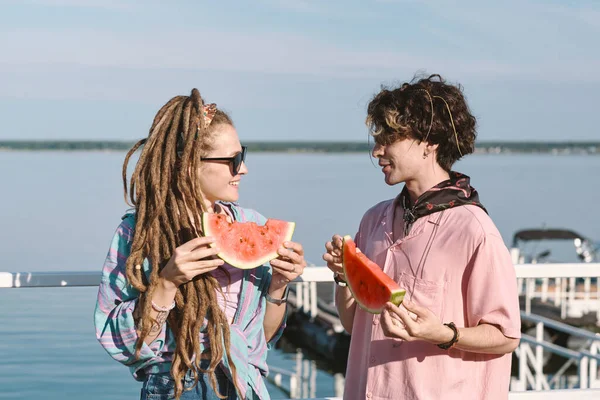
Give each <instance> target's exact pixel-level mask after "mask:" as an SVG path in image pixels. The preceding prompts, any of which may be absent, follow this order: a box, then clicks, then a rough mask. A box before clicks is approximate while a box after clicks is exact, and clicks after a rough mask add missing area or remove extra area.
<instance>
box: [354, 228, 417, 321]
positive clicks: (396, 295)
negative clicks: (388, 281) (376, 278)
mask: <svg viewBox="0 0 600 400" xmlns="http://www.w3.org/2000/svg"><path fill="white" fill-rule="evenodd" d="M343 240H344V241H346V240H350V241H352V242H354V240H352V237H351V236H350V235H346V236H344V239H343ZM342 248H343V246H342ZM343 255H344V252H343V250H342V266H343V268H344V274H345V273H346V267H345V264H344V258H343ZM382 272H383V271H382ZM346 284H347V285H348V289H350V293H352V297H353V298H354V300H355V301H356V303H357V304H358V305H359V306H360V308H362V309H363V310H365V311H367V312H368V313H371V314H381V312H382V311H383V310H384V309H385V304H383V305H382V306H381V307H379V308H369V307H367V306H366V305H365V304H364V303H363V302H361V301H360V299H359V298H358V297H357V295H356V293H355V291H354V289H352V282H351V281H350V280H349V279H347V281H346ZM405 295H406V290H404V289H402V288H400V287H398V289H395V290H391V293H390V298H389V300H388V301H389V302H391V303H392V304H394V305H396V306H399V305H400V304H402V301H403V300H404V296H405Z"/></svg>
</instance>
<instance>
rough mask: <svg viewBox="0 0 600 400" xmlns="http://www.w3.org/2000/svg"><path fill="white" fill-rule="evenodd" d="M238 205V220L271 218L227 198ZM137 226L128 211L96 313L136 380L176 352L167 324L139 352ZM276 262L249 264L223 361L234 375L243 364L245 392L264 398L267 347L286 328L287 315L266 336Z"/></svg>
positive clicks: (100, 332) (102, 338)
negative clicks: (129, 268) (134, 267)
mask: <svg viewBox="0 0 600 400" xmlns="http://www.w3.org/2000/svg"><path fill="white" fill-rule="evenodd" d="M226 205H227V206H229V207H230V208H231V210H232V211H233V214H234V217H235V220H236V221H240V222H247V221H248V222H256V223H257V224H259V225H264V223H265V222H266V218H265V217H263V216H262V215H260V214H259V213H257V212H256V211H254V210H250V209H245V208H242V207H239V206H238V205H237V204H235V203H226ZM134 227H135V216H134V214H126V215H125V216H124V217H123V221H122V223H121V224H120V225H119V227H118V228H117V230H116V233H115V235H114V237H113V240H112V243H111V246H110V249H109V251H108V255H107V257H106V261H105V263H104V268H103V270H102V280H101V282H100V287H99V290H98V301H97V303H96V310H95V314H94V322H95V325H96V337H97V339H98V341H99V342H100V344H101V345H102V347H104V349H105V350H106V351H107V352H108V354H109V355H110V356H111V357H112V358H114V359H115V360H117V361H119V362H121V363H123V364H125V365H127V366H128V367H129V369H130V371H131V373H132V374H133V377H134V378H135V379H136V380H139V381H143V380H145V379H146V377H147V375H148V374H154V373H163V372H169V371H170V369H171V361H172V359H173V356H174V350H175V338H174V336H173V333H172V331H171V329H170V328H169V327H168V326H167V324H164V325H163V327H162V331H161V332H160V334H159V335H158V337H157V338H156V339H155V340H154V341H153V342H152V343H151V344H150V345H147V344H146V343H144V344H143V345H142V348H141V353H140V357H139V358H138V359H136V358H135V343H136V341H137V339H138V334H137V331H136V328H135V323H134V319H133V310H134V309H135V306H136V304H137V301H138V297H139V291H138V290H137V289H135V288H133V286H131V285H130V284H129V283H128V282H127V275H126V270H125V264H126V261H127V257H128V256H129V253H130V250H131V244H132V242H133V234H134V233H133V230H134ZM143 270H144V272H145V273H146V276H148V277H149V276H150V264H149V262H148V260H147V259H146V260H144V262H143ZM271 274H272V270H271V266H270V264H268V263H266V264H264V265H262V266H260V267H257V268H254V269H250V270H245V271H244V278H243V282H242V287H241V293H240V296H239V303H238V308H237V311H236V314H235V316H234V321H233V324H232V325H231V326H230V332H231V347H230V351H231V360H227V359H226V356H224V359H223V360H222V361H221V363H222V366H223V368H224V370H225V371H226V373H227V375H228V376H229V377H230V378H231V370H230V367H229V363H230V362H233V363H234V365H235V367H236V370H237V378H238V382H237V384H238V387H239V388H240V390H241V391H242V393H241V395H242V397H246V393H248V394H250V392H248V390H249V388H252V389H253V390H254V392H255V393H256V394H257V395H258V397H259V398H260V399H262V400H265V399H269V398H270V396H269V393H268V392H267V389H266V386H265V384H264V382H263V379H262V377H263V376H266V375H267V374H268V366H267V350H268V349H271V348H272V347H273V345H274V344H275V342H276V341H277V340H278V339H279V337H280V336H281V334H282V333H283V329H284V328H285V318H284V320H283V322H282V324H281V326H280V327H279V329H278V331H277V332H276V333H275V335H274V336H273V338H271V340H270V341H269V342H267V341H266V339H265V334H264V330H263V320H264V316H265V310H266V304H265V302H266V300H265V295H266V294H267V290H268V288H269V285H270V282H271ZM198 334H199V335H200V350H201V351H202V350H204V349H206V348H208V346H209V345H210V344H209V343H207V341H208V335H206V334H205V332H203V331H201V332H199V333H198Z"/></svg>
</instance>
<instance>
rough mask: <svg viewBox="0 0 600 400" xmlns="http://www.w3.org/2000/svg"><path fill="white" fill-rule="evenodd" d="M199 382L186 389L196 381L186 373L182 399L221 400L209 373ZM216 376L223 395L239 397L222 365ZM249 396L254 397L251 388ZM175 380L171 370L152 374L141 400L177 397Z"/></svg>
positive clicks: (233, 399) (206, 365) (202, 364)
mask: <svg viewBox="0 0 600 400" xmlns="http://www.w3.org/2000/svg"><path fill="white" fill-rule="evenodd" d="M201 367H202V368H207V367H208V363H206V364H205V363H204V362H202V363H201ZM199 375H200V376H199V379H198V384H197V385H196V386H194V388H193V389H192V390H185V388H188V389H189V388H190V387H191V386H192V384H193V383H194V379H193V378H192V377H191V374H190V373H189V371H188V373H187V374H186V376H185V378H184V385H183V386H184V391H183V394H182V395H181V397H180V399H181V400H219V397H218V396H217V394H216V393H215V391H214V390H213V388H212V386H211V385H210V378H209V376H208V374H202V373H200V374H199ZM215 377H216V379H217V388H218V389H219V392H220V393H221V395H225V396H227V397H226V399H227V400H237V399H239V397H238V395H237V392H236V391H235V386H234V385H233V383H232V382H231V381H230V380H229V378H228V377H227V375H225V372H223V370H222V369H221V368H220V367H217V368H216V370H215ZM248 389H249V390H250V393H248V398H250V399H252V398H253V393H252V390H251V389H250V388H248ZM174 393H175V381H173V377H172V376H171V374H170V373H169V372H167V373H163V374H150V375H148V377H147V378H146V381H145V382H144V385H143V386H142V396H141V400H167V399H174V398H175V395H174Z"/></svg>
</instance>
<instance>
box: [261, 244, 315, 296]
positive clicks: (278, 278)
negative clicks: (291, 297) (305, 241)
mask: <svg viewBox="0 0 600 400" xmlns="http://www.w3.org/2000/svg"><path fill="white" fill-rule="evenodd" d="M283 246H284V247H282V248H280V249H279V250H278V251H277V253H278V254H279V257H277V258H276V259H274V260H271V267H273V277H272V278H271V286H270V287H269V292H272V291H276V290H278V289H281V288H285V287H286V286H287V284H288V283H290V282H291V281H293V280H294V279H296V278H297V277H299V276H300V275H302V273H303V272H304V268H306V261H305V260H304V249H303V248H302V245H301V244H299V243H295V242H284V243H283Z"/></svg>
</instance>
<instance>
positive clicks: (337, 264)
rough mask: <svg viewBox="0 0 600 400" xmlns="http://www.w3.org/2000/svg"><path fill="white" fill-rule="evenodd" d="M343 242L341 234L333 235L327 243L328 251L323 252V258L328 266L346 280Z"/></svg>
mask: <svg viewBox="0 0 600 400" xmlns="http://www.w3.org/2000/svg"><path fill="white" fill-rule="evenodd" d="M342 244H343V240H342V237H341V236H340V235H333V237H332V238H331V241H330V242H327V243H325V249H326V250H327V252H326V253H325V254H323V260H325V261H326V262H327V267H328V268H329V269H330V270H331V271H333V273H334V274H336V275H337V276H339V277H340V279H342V280H344V281H345V280H346V277H345V276H344V269H343V268H342Z"/></svg>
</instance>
